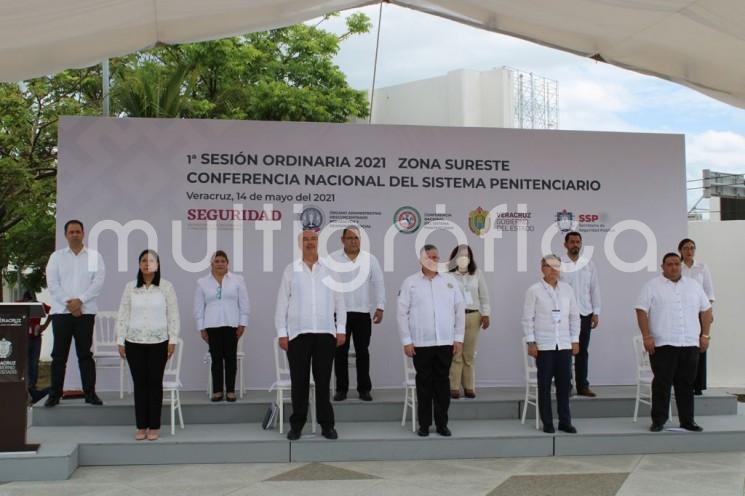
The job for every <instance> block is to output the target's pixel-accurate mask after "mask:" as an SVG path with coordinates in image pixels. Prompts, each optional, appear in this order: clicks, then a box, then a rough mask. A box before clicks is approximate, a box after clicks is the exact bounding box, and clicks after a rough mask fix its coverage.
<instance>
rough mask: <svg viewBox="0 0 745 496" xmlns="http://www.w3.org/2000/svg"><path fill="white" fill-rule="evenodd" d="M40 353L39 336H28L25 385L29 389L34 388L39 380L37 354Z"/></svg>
mask: <svg viewBox="0 0 745 496" xmlns="http://www.w3.org/2000/svg"><path fill="white" fill-rule="evenodd" d="M40 355H41V336H29V337H28V377H27V378H26V387H27V388H28V390H29V391H35V390H36V382H37V381H38V380H39V356H40Z"/></svg>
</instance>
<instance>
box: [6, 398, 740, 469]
mask: <svg viewBox="0 0 745 496" xmlns="http://www.w3.org/2000/svg"><path fill="white" fill-rule="evenodd" d="M595 389H596V391H597V392H598V393H599V397H598V398H595V399H588V398H579V397H574V398H572V403H571V407H572V415H573V423H574V425H575V426H576V427H577V429H578V431H579V433H578V434H576V435H570V434H564V433H557V434H554V435H549V434H544V433H543V432H542V431H537V430H536V429H535V424H534V422H532V421H530V420H529V421H527V422H526V423H525V424H521V423H520V420H519V412H520V411H521V406H522V390H521V389H520V388H500V389H484V388H482V389H480V390H479V397H478V398H477V399H475V400H466V399H461V400H456V401H453V402H452V404H451V407H450V418H451V422H450V428H451V430H452V431H453V437H451V438H443V437H440V436H439V435H437V434H435V433H432V434H430V436H429V437H428V438H420V437H418V436H417V435H416V434H415V433H413V432H412V431H411V424H410V422H407V424H406V426H405V427H401V413H402V408H403V403H402V400H403V392H402V391H400V390H379V391H373V393H374V396H375V401H373V402H372V403H363V402H361V401H359V400H357V399H349V400H347V401H344V402H341V403H334V410H335V413H336V418H337V426H336V428H337V431H338V432H339V439H338V440H336V441H328V440H326V439H324V438H322V437H321V436H320V430H319V433H317V434H315V435H313V434H312V433H311V429H310V425H308V426H306V428H305V430H304V431H303V437H302V438H301V439H300V441H296V442H289V441H287V439H286V438H285V436H284V435H283V434H279V433H278V432H277V431H276V430H269V431H264V430H262V429H261V426H260V420H261V418H262V416H263V414H264V412H265V410H266V407H267V405H268V404H269V402H270V401H271V400H272V399H273V395H270V394H268V393H265V392H256V391H250V392H248V394H247V399H246V400H245V401H239V402H237V403H232V404H231V403H217V404H215V403H210V402H209V401H208V399H207V397H206V395H205V394H204V393H203V392H189V393H184V395H183V401H184V422H185V424H186V427H185V429H183V430H181V429H179V428H178V427H177V430H176V435H175V436H171V435H170V434H169V433H168V427H170V426H168V425H167V423H164V425H163V431H162V437H161V439H160V441H157V442H148V441H139V442H137V441H135V440H134V439H133V433H134V426H133V422H134V411H133V407H132V404H131V401H132V400H131V397H125V399H124V400H119V399H118V397H115V396H114V395H107V394H104V395H102V396H103V399H104V401H105V402H106V405H104V406H103V407H92V406H89V405H85V404H83V403H82V400H64V401H63V402H62V403H61V404H60V405H59V406H58V407H55V408H53V409H46V408H44V407H43V406H38V407H35V408H34V409H33V422H34V426H33V427H32V428H31V429H30V431H29V440H30V441H32V442H39V443H41V448H40V450H39V452H38V453H36V454H32V455H26V454H24V455H13V454H5V455H0V460H1V463H0V481H11V480H60V479H66V478H68V477H69V476H70V474H72V472H73V471H74V470H75V469H76V468H77V467H78V466H90V465H143V464H146V465H149V464H180V463H240V462H289V461H298V462H310V461H355V460H357V461H362V460H420V459H457V458H464V459H465V458H498V457H524V456H530V457H534V456H558V455H599V454H648V453H673V452H708V451H737V450H741V449H742V446H744V445H745V416H738V415H737V399H736V398H735V396H733V395H731V394H729V393H727V392H726V391H723V390H710V391H707V392H705V395H704V396H701V397H697V398H696V417H697V422H698V423H699V424H700V425H701V426H702V427H703V428H704V432H703V433H689V432H678V431H674V430H670V431H666V432H663V433H659V434H653V433H650V432H649V431H648V428H649V424H650V421H649V417H648V414H649V412H648V407H645V406H643V405H642V408H641V410H640V418H639V421H638V422H637V423H634V422H633V421H632V418H631V417H632V414H633V408H634V388H633V387H630V386H614V387H598V388H595ZM351 396H354V393H352V394H351ZM531 414H532V412H531ZM530 416H531V417H532V415H530ZM287 418H289V417H286V419H287ZM163 419H164V421H166V422H167V421H168V419H169V416H168V410H167V409H164V414H163ZM667 427H670V428H674V427H677V419H676V418H674V419H672V420H671V421H670V422H668V425H667ZM285 432H286V431H285Z"/></svg>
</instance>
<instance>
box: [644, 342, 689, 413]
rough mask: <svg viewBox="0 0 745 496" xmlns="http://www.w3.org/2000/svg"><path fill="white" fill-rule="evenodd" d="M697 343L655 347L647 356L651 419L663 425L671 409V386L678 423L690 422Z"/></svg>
mask: <svg viewBox="0 0 745 496" xmlns="http://www.w3.org/2000/svg"><path fill="white" fill-rule="evenodd" d="M699 354H700V353H699V349H698V346H658V347H656V348H655V349H654V354H653V355H649V363H650V365H651V366H652V372H653V373H654V378H653V379H652V422H653V423H655V424H659V425H662V424H664V423H665V422H666V421H667V418H668V414H669V412H670V387H674V388H675V403H676V405H677V407H678V419H679V420H680V423H681V424H690V423H692V422H693V383H694V381H695V379H696V368H697V366H698V359H699Z"/></svg>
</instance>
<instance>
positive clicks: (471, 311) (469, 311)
mask: <svg viewBox="0 0 745 496" xmlns="http://www.w3.org/2000/svg"><path fill="white" fill-rule="evenodd" d="M476 312H478V310H469V309H468V308H466V313H476Z"/></svg>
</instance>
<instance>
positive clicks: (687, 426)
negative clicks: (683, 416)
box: [680, 422, 704, 432]
mask: <svg viewBox="0 0 745 496" xmlns="http://www.w3.org/2000/svg"><path fill="white" fill-rule="evenodd" d="M680 427H681V428H682V429H685V430H687V431H691V432H702V431H703V430H704V428H703V427H701V426H700V425H698V424H697V423H696V422H691V423H690V424H680Z"/></svg>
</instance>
